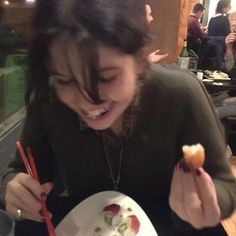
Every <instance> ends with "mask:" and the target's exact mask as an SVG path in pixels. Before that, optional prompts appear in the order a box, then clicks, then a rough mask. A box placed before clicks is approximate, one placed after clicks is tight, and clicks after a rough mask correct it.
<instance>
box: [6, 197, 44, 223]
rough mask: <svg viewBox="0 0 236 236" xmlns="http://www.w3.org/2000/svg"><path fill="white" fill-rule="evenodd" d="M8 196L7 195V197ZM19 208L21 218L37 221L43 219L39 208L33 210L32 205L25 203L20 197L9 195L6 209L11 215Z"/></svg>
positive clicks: (14, 214)
mask: <svg viewBox="0 0 236 236" xmlns="http://www.w3.org/2000/svg"><path fill="white" fill-rule="evenodd" d="M8 198H9V197H8ZM18 209H20V210H21V218H22V219H30V220H34V221H38V222H42V221H43V217H42V216H41V215H40V213H39V211H40V210H38V211H37V210H35V209H33V207H30V206H29V205H27V204H25V203H24V202H22V201H21V199H19V198H17V197H16V196H15V195H11V197H10V198H9V200H8V204H7V205H6V210H7V211H8V212H9V213H10V214H11V215H12V216H14V217H15V216H16V213H17V210H18Z"/></svg>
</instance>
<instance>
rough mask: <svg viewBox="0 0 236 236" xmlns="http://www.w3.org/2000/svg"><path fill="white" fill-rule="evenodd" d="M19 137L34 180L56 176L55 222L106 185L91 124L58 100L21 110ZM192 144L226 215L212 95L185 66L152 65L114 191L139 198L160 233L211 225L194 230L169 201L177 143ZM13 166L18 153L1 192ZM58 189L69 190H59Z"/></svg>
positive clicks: (227, 198) (228, 204)
mask: <svg viewBox="0 0 236 236" xmlns="http://www.w3.org/2000/svg"><path fill="white" fill-rule="evenodd" d="M21 140H22V142H23V144H24V145H25V146H30V147H31V148H32V150H33V152H34V155H35V159H36V162H37V166H38V169H39V176H40V177H41V182H45V181H49V180H50V181H53V182H54V183H55V189H54V192H53V193H52V194H51V196H50V197H49V198H50V199H49V202H48V204H49V207H51V211H52V212H53V214H54V222H55V224H57V223H58V222H59V221H60V220H61V218H62V217H63V216H64V215H65V214H66V213H67V212H68V211H69V210H70V209H71V208H73V207H74V206H75V204H78V203H79V202H80V201H82V200H84V199H85V198H86V197H88V196H90V195H92V194H94V193H96V192H99V191H103V190H111V189H112V181H111V179H110V177H109V171H108V168H107V164H106V160H105V157H104V150H103V147H102V144H101V140H100V139H99V137H98V136H97V135H96V133H95V132H94V131H93V130H92V129H90V128H89V129H85V130H82V131H81V129H80V125H79V121H78V116H77V114H75V113H74V112H73V111H71V110H70V109H69V108H67V107H66V106H65V105H64V104H62V103H61V102H60V101H59V100H58V99H52V101H50V102H48V103H44V104H42V105H41V106H40V107H39V110H38V112H37V114H36V113H34V114H31V113H28V115H27V117H26V121H25V127H24V130H23V134H22V138H21ZM196 143H201V144H202V145H203V146H204V147H205V150H206V160H205V164H204V169H205V170H206V171H207V172H208V173H209V174H210V176H211V177H212V178H213V180H214V183H215V186H216V191H217V196H218V203H219V206H220V209H221V212H222V218H225V217H227V216H229V215H230V214H231V213H232V211H233V210H234V208H235V206H236V182H235V179H234V177H233V175H232V173H231V171H230V167H229V165H228V163H227V160H226V158H225V150H226V148H225V141H224V136H223V134H222V130H221V128H220V123H219V121H218V119H217V117H216V114H215V112H214V108H213V106H212V104H211V101H210V100H209V97H208V95H207V93H206V91H205V89H204V87H203V85H202V84H201V83H200V82H199V81H198V80H197V79H196V78H195V76H194V75H192V74H191V73H189V72H187V71H181V70H178V69H175V68H172V69H170V68H168V69H167V68H166V67H163V66H160V65H152V66H151V67H150V69H149V70H148V71H147V73H146V74H145V82H144V85H143V86H142V87H141V93H140V111H139V114H138V118H137V122H136V125H135V128H134V131H133V133H132V135H131V136H130V137H129V139H128V140H127V142H126V143H125V146H124V156H123V162H122V167H121V179H120V183H119V191H120V192H122V193H124V194H127V195H128V196H130V197H132V198H133V199H135V200H136V201H137V202H138V203H139V204H140V205H141V207H142V208H143V209H144V210H145V211H146V213H147V215H148V216H149V217H150V219H151V221H152V223H153V224H154V226H155V227H156V230H157V232H158V234H159V236H162V235H164V236H169V235H191V236H193V235H195V234H196V235H205V234H204V232H214V231H208V230H211V229H208V230H202V231H197V230H194V229H193V228H192V227H191V226H190V225H188V224H186V223H185V222H182V221H181V220H180V219H179V218H178V217H177V216H176V215H175V214H173V213H172V212H171V210H170V208H169V205H168V196H169V190H170V183H171V178H172V174H173V170H174V167H175V165H176V164H177V162H178V160H179V159H180V158H182V152H181V149H182V145H184V144H196ZM114 156H115V155H114ZM111 158H112V157H111ZM19 171H25V169H24V167H23V164H22V162H21V160H20V158H19V155H18V153H17V154H16V157H15V159H14V160H13V161H12V162H11V163H10V164H9V166H8V168H7V169H6V171H5V172H4V174H3V175H2V190H1V191H2V195H3V196H4V191H5V186H6V183H7V181H8V180H9V179H11V178H12V177H13V176H14V175H15V174H16V173H17V172H19ZM65 190H66V191H65ZM63 191H64V193H65V192H66V196H68V197H58V196H59V195H60V193H61V192H63ZM22 224H24V223H22ZM212 230H215V229H212ZM31 232H32V231H31ZM19 235H20V234H19ZM29 235H30V234H29ZM34 235H36V233H35V234H34ZM206 235H217V234H211V233H209V234H206ZM220 235H222V234H220Z"/></svg>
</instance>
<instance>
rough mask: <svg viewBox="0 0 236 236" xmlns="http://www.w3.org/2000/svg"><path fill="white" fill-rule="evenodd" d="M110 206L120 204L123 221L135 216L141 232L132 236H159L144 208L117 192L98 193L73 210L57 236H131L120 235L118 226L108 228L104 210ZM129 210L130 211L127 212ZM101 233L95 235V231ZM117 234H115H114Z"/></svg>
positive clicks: (57, 229) (66, 217) (61, 224)
mask: <svg viewBox="0 0 236 236" xmlns="http://www.w3.org/2000/svg"><path fill="white" fill-rule="evenodd" d="M110 204H118V205H120V206H121V209H122V219H126V217H127V216H129V215H135V216H136V217H137V218H138V220H139V222H140V228H139V232H138V233H136V234H132V236H134V235H137V236H158V235H157V233H156V231H155V229H154V227H153V225H152V223H151V221H150V220H149V218H148V217H147V215H146V214H145V213H144V211H143V210H142V208H141V207H140V206H139V205H138V204H137V203H136V202H135V201H134V200H133V199H131V198H130V197H128V196H126V195H124V194H122V193H119V192H115V191H105V192H99V193H96V194H94V195H92V196H90V197H88V198H87V199H85V200H84V201H83V202H81V203H80V204H79V205H77V206H76V207H75V208H74V209H72V210H71V211H70V212H69V213H68V214H67V215H66V216H65V218H64V219H63V220H62V221H61V222H60V224H59V225H58V226H57V228H56V235H57V236H98V235H100V236H114V235H116V236H131V234H120V233H119V232H118V231H117V227H116V226H113V227H111V226H108V225H107V224H106V223H105V221H104V212H103V209H104V207H105V206H107V205H110ZM127 209H128V211H127ZM98 227H99V229H101V232H100V233H99V234H98V233H95V229H96V228H98ZM114 233H115V234H114Z"/></svg>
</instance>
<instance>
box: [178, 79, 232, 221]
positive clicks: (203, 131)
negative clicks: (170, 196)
mask: <svg viewBox="0 0 236 236" xmlns="http://www.w3.org/2000/svg"><path fill="white" fill-rule="evenodd" d="M178 93H179V97H180V99H181V101H180V102H181V104H182V109H181V110H180V113H179V117H180V119H179V122H180V126H179V127H180V128H179V130H178V135H177V140H178V148H179V149H181V147H182V145H184V144H189V145H190V144H196V143H201V144H202V145H203V146H204V147H205V151H206V159H205V163H204V166H203V168H204V169H205V171H207V172H208V174H209V175H210V176H211V177H212V179H213V182H214V184H215V187H216V192H217V198H218V204H219V207H220V209H221V215H222V218H226V217H228V216H229V215H230V214H231V213H232V212H233V210H234V209H235V207H236V198H235V196H236V181H235V178H234V177H233V174H232V171H231V169H230V166H229V163H228V160H227V159H226V146H225V138H224V134H223V131H222V127H221V124H220V121H219V119H218V117H217V115H216V112H215V109H214V106H213V104H212V102H211V100H210V97H209V95H208V94H207V91H206V90H205V88H204V85H203V84H202V83H201V82H200V81H199V80H197V79H196V78H195V76H191V75H185V79H184V80H183V84H182V85H181V88H180V89H179V92H178ZM179 152H180V153H181V150H179Z"/></svg>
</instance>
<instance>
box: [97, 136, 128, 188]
mask: <svg viewBox="0 0 236 236" xmlns="http://www.w3.org/2000/svg"><path fill="white" fill-rule="evenodd" d="M101 137H102V145H103V150H104V154H105V159H106V163H107V168H108V170H109V172H110V177H111V180H112V184H113V189H114V190H118V188H119V183H120V175H121V167H122V162H123V156H124V139H122V141H121V147H120V156H119V166H118V173H117V176H116V178H115V174H114V172H113V169H112V166H111V160H110V156H109V153H108V150H107V145H106V144H105V140H104V136H103V134H101Z"/></svg>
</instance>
